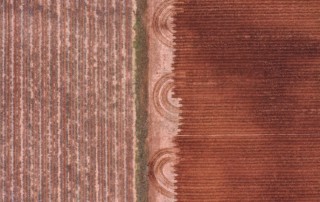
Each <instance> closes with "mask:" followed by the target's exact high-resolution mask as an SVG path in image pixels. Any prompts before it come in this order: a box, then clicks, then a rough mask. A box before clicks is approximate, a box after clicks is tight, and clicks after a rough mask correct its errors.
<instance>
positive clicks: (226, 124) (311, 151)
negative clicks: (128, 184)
mask: <svg viewBox="0 0 320 202" xmlns="http://www.w3.org/2000/svg"><path fill="white" fill-rule="evenodd" d="M319 6H320V4H319V1H313V0H311V1H307V2H305V1H303V2H302V1H286V0H281V1H279V0H277V1H274V0H264V1H255V0H236V1H228V0H227V1H225V0H198V1H192V0H181V1H180V0H177V1H176V2H175V7H176V9H177V10H179V11H180V10H181V12H178V13H177V14H176V15H175V19H174V23H175V28H174V29H175V32H174V38H175V39H174V42H175V43H174V48H175V51H174V55H175V57H174V64H173V69H174V70H173V72H174V85H175V86H174V96H175V97H176V98H179V99H181V102H180V103H181V105H182V106H181V108H180V111H181V112H180V117H181V119H180V123H179V124H180V126H179V129H180V132H179V134H178V135H177V136H176V138H175V143H176V145H177V148H178V150H179V152H178V154H177V155H178V163H177V165H176V166H175V171H176V183H175V185H176V190H175V191H176V198H177V200H178V201H188V202H190V201H318V200H319V198H320V195H319V188H320V183H319V177H320V163H319V162H320V149H319V146H320V145H319V144H320V136H319V135H320V125H319V123H320V113H319V112H320V91H319V89H320V83H319V73H320V59H319V58H320V41H319V39H320V28H319V21H318V19H319V17H320V12H319Z"/></svg>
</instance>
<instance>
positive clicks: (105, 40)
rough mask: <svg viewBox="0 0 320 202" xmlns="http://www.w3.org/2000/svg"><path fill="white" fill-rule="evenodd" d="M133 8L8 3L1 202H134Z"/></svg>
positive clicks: (0, 126) (4, 7) (112, 2)
mask: <svg viewBox="0 0 320 202" xmlns="http://www.w3.org/2000/svg"><path fill="white" fill-rule="evenodd" d="M132 18H133V2H132V1H131V0H126V1H125V0H121V1H118V0H93V1H81V0H75V1H71V0H66V1H64V0H57V1H52V0H36V1H16V0H11V1H9V0H2V1H1V2H0V67H1V68H0V84H1V85H0V86H1V89H0V100H1V103H0V104H1V108H0V113H1V115H0V135H1V136H0V138H1V139H0V142H1V145H0V166H1V168H0V176H1V177H0V201H106V200H107V201H133V200H134V134H135V133H134V127H133V126H134V124H133V123H134V105H133V104H134V100H133V66H132V57H133V56H132V52H133V47H132V39H133V33H132V32H133V31H132V27H133V20H132Z"/></svg>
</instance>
